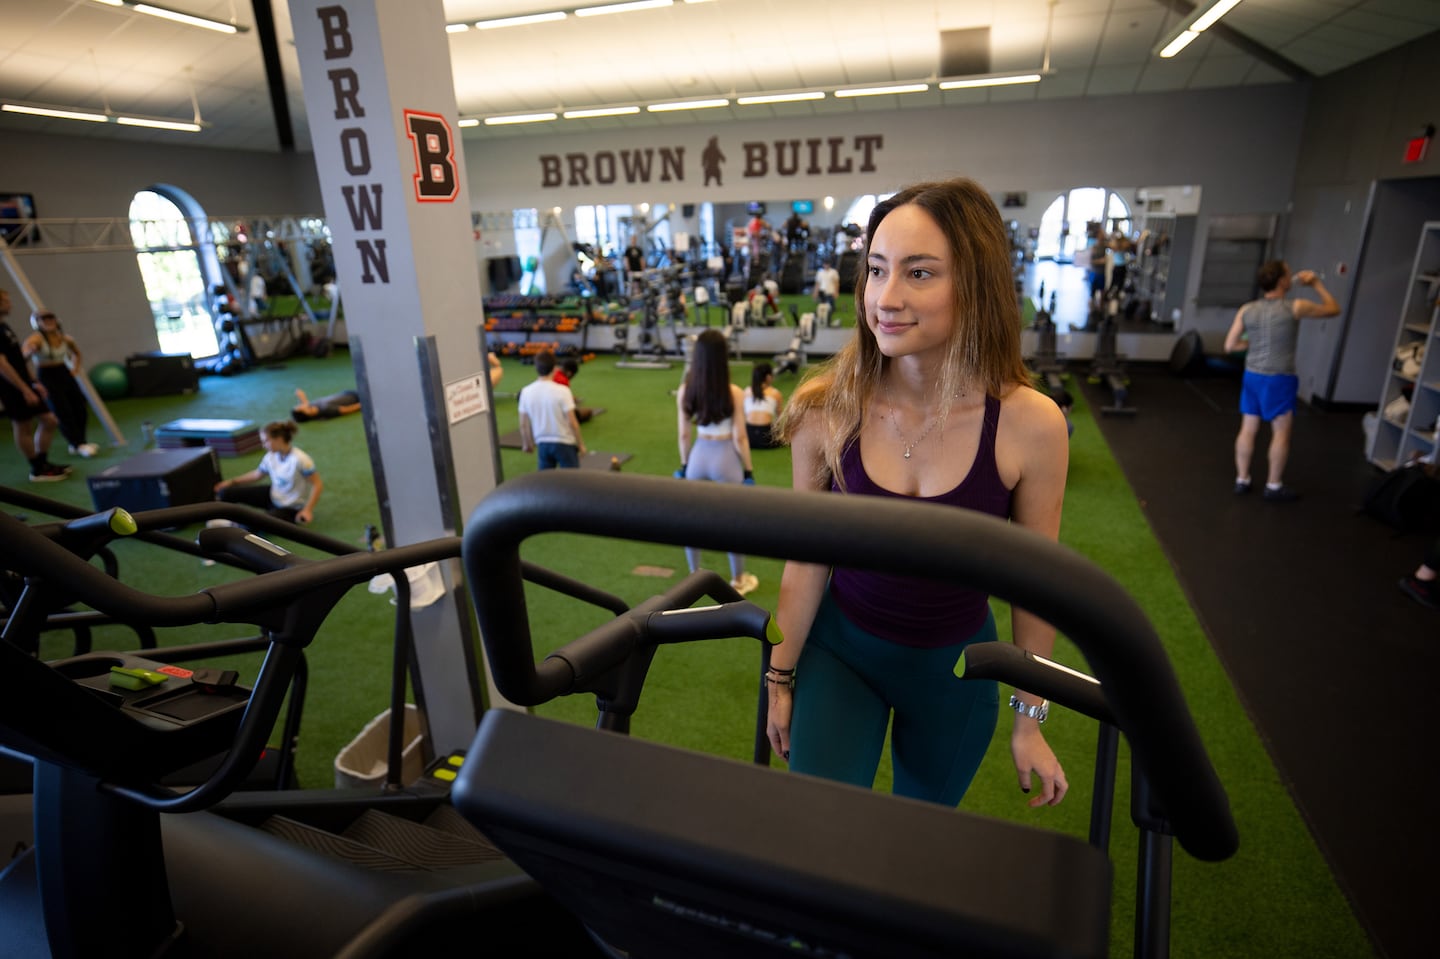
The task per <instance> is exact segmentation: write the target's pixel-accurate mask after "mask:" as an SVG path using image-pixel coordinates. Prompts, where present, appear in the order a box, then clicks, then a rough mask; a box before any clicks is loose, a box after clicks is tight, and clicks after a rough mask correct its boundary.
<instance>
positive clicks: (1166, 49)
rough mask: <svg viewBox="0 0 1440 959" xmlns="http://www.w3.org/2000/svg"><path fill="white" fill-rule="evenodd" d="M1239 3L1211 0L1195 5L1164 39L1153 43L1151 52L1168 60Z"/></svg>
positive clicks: (1233, 0) (1235, 0)
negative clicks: (1202, 4)
mask: <svg viewBox="0 0 1440 959" xmlns="http://www.w3.org/2000/svg"><path fill="white" fill-rule="evenodd" d="M1239 4H1240V0H1211V2H1210V3H1209V4H1206V5H1204V6H1197V7H1196V8H1195V9H1194V10H1193V11H1191V13H1190V15H1189V16H1188V17H1185V18H1184V19H1183V20H1181V21H1180V22H1179V23H1177V24H1175V26H1174V27H1172V28H1171V29H1170V31H1169V32H1168V33H1166V34H1165V37H1164V39H1162V40H1161V41H1160V42H1159V43H1157V44H1155V48H1154V50H1153V51H1152V52H1153V53H1155V54H1156V55H1157V56H1160V57H1163V58H1165V59H1167V60H1168V59H1169V58H1170V57H1173V56H1175V54H1177V53H1179V52H1180V51H1181V50H1184V49H1185V48H1186V47H1188V46H1189V45H1190V44H1191V42H1192V41H1194V39H1195V38H1196V37H1198V36H1200V34H1201V33H1203V32H1205V31H1206V30H1208V29H1210V28H1211V27H1213V26H1214V25H1215V23H1216V22H1217V21H1218V20H1219V19H1220V18H1221V17H1223V16H1225V14H1227V13H1229V12H1230V11H1231V10H1233V9H1235V7H1237V6H1239Z"/></svg>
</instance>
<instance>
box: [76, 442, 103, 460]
mask: <svg viewBox="0 0 1440 959" xmlns="http://www.w3.org/2000/svg"><path fill="white" fill-rule="evenodd" d="M70 451H71V452H72V453H79V454H80V455H81V456H83V457H85V459H87V460H88V459H89V458H90V457H92V456H94V455H95V454H96V453H98V452H100V447H98V446H96V445H95V444H94V443H81V444H80V445H79V446H76V447H71V450H70Z"/></svg>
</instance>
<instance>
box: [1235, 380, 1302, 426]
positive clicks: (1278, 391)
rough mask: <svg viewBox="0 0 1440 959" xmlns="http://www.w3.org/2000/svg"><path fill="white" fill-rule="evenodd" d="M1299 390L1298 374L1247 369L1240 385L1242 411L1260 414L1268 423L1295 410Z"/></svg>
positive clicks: (1246, 413)
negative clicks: (1254, 371)
mask: <svg viewBox="0 0 1440 959" xmlns="http://www.w3.org/2000/svg"><path fill="white" fill-rule="evenodd" d="M1299 392H1300V377H1298V376H1294V375H1291V374H1288V373H1252V372H1250V371H1249V370H1246V371H1245V378H1244V379H1243V380H1242V381H1241V385H1240V412H1241V413H1243V414H1244V415H1246V416H1258V417H1260V418H1261V419H1262V420H1265V421H1266V422H1267V423H1268V422H1270V421H1271V420H1273V419H1276V418H1277V417H1281V416H1284V415H1285V414H1286V413H1291V412H1294V410H1295V396H1296V394H1297V393H1299Z"/></svg>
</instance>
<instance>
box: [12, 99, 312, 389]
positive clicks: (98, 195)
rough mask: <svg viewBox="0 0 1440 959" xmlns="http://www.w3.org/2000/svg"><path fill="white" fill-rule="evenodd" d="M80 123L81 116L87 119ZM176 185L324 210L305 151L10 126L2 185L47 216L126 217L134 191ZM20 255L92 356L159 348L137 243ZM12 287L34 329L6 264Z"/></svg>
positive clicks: (260, 203) (23, 318) (218, 208)
mask: <svg viewBox="0 0 1440 959" xmlns="http://www.w3.org/2000/svg"><path fill="white" fill-rule="evenodd" d="M81 126H83V124H81ZM160 183H163V184H169V185H172V186H176V187H179V188H180V189H182V190H184V191H185V192H187V193H189V194H190V195H191V196H193V197H194V198H195V199H196V200H197V201H198V202H199V203H200V205H201V207H203V208H204V210H205V211H206V213H208V214H210V215H211V216H230V215H243V214H252V215H253V214H257V213H302V212H312V213H318V211H319V210H320V199H319V192H318V184H317V182H316V178H315V161H314V159H313V157H311V156H310V155H309V154H305V155H303V156H295V155H288V156H287V155H281V154H276V153H251V152H244V151H234V150H209V149H197V148H194V147H185V146H180V145H176V146H166V147H158V146H156V145H154V144H148V143H130V142H126V141H123V140H110V139H104V140H92V139H87V138H85V137H79V136H52V135H43V134H16V133H13V132H7V133H6V135H5V144H4V147H3V151H0V191H5V192H10V191H14V192H17V193H30V194H32V195H34V197H35V212H36V214H37V215H38V216H39V217H40V218H41V219H42V220H43V219H46V218H52V217H53V218H65V219H68V218H104V219H119V220H122V221H123V220H125V219H126V218H127V217H128V216H129V214H130V201H131V200H132V199H133V198H134V196H135V194H136V193H137V192H139V191H141V190H145V189H148V188H150V187H152V186H154V185H156V184H160ZM14 257H15V261H16V263H17V264H18V265H19V266H20V268H21V269H22V270H23V271H24V273H25V275H26V276H27V277H28V279H29V281H30V284H31V285H32V286H33V287H34V289H35V291H36V293H37V294H38V295H39V297H40V298H41V300H42V301H43V302H44V304H45V305H46V306H47V307H49V308H50V309H52V310H54V311H55V312H56V313H57V314H59V316H60V317H61V320H62V321H63V322H64V324H65V329H66V331H67V332H69V333H71V334H73V335H74V336H75V337H76V339H78V340H79V342H80V348H81V350H82V352H83V353H84V356H85V363H86V365H87V366H93V365H94V364H96V363H100V362H104V361H107V360H108V361H115V362H123V361H124V359H125V357H126V356H129V355H130V354H131V353H138V352H145V351H149V350H154V349H157V348H158V341H157V340H156V335H155V324H154V321H153V319H152V318H151V314H150V306H149V301H148V300H147V299H146V297H145V287H144V284H143V283H142V282H141V279H140V271H139V267H138V266H137V265H136V259H135V254H134V253H133V252H118V253H44V252H27V251H26V250H25V248H23V247H20V248H17V249H16V250H15V251H14ZM0 285H3V286H4V287H5V288H6V289H9V290H10V292H11V298H12V299H13V300H14V301H15V302H14V306H13V309H14V313H13V314H12V316H11V318H10V323H11V328H12V329H14V330H15V332H16V333H17V335H18V334H19V333H20V332H21V331H22V329H28V320H27V317H28V314H29V309H28V308H27V307H26V305H25V302H24V299H23V298H22V297H21V296H20V294H19V291H18V289H17V286H16V284H15V283H14V282H13V281H12V279H11V277H10V276H9V275H8V274H7V273H6V271H5V270H4V269H3V268H0Z"/></svg>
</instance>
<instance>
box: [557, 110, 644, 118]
mask: <svg viewBox="0 0 1440 959" xmlns="http://www.w3.org/2000/svg"><path fill="white" fill-rule="evenodd" d="M639 112H640V108H639V107H596V108H594V109H593V110H566V111H565V112H564V113H563V114H561V115H562V116H564V117H565V119H567V120H588V119H590V118H591V117H623V116H628V115H629V114H632V113H639Z"/></svg>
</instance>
